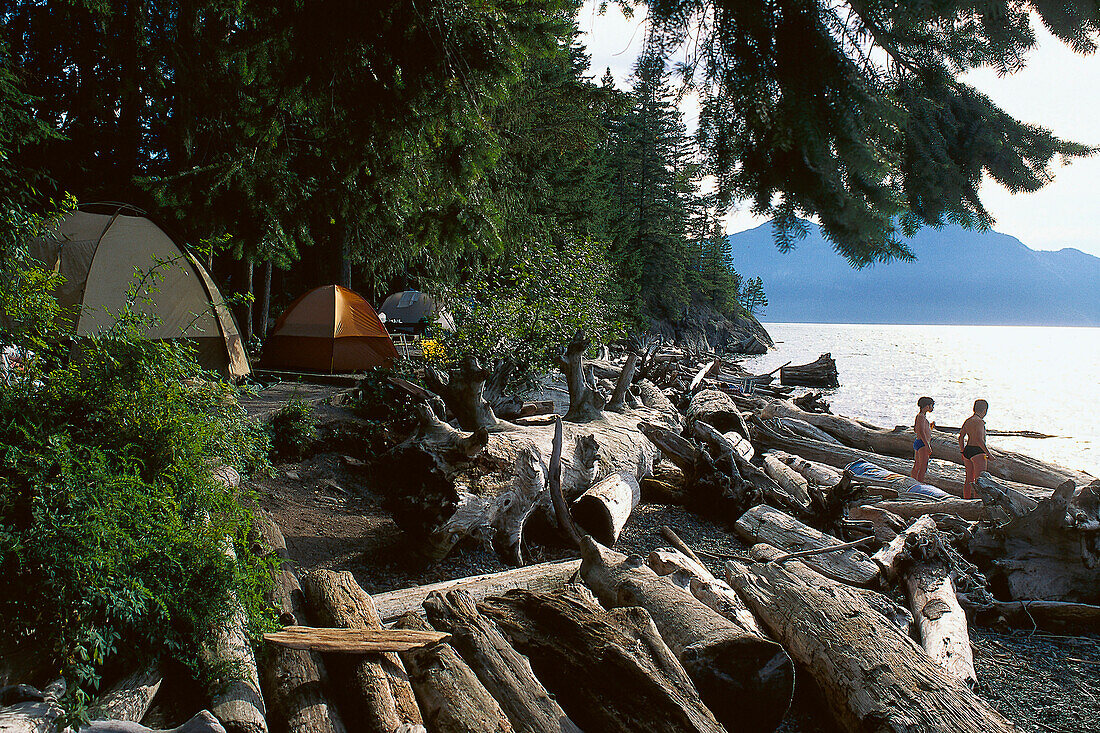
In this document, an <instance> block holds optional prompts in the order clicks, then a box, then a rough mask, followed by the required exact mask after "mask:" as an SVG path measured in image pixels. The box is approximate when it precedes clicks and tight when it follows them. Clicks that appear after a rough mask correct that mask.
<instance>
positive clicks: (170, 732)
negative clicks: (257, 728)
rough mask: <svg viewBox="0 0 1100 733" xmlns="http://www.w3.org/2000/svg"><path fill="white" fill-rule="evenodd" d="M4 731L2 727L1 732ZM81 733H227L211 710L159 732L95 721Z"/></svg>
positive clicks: (126, 723) (129, 724)
mask: <svg viewBox="0 0 1100 733" xmlns="http://www.w3.org/2000/svg"><path fill="white" fill-rule="evenodd" d="M2 730H4V728H3V726H2V725H0V731H2ZM66 730H68V729H66ZM80 733H225V728H223V727H222V724H221V723H219V722H218V719H217V718H215V717H214V716H213V715H211V713H210V711H209V710H203V711H202V712H200V713H198V714H197V715H194V716H193V717H191V718H190V719H189V720H188V721H187V722H185V723H183V724H182V725H180V726H177V727H175V728H170V729H167V730H157V729H153V728H147V727H145V726H144V725H141V724H140V723H135V722H133V721H128V720H127V721H123V720H93V721H92V722H91V723H89V724H88V725H84V726H81V727H80Z"/></svg>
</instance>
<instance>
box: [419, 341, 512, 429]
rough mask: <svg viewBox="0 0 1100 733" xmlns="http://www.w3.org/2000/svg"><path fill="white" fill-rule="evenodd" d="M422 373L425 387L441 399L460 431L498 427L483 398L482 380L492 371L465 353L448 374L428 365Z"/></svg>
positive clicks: (497, 421)
mask: <svg viewBox="0 0 1100 733" xmlns="http://www.w3.org/2000/svg"><path fill="white" fill-rule="evenodd" d="M425 376H426V379H425V381H426V383H427V385H428V389H430V390H432V391H433V392H435V393H436V394H437V395H439V396H440V397H442V398H443V402H444V403H445V404H446V405H447V409H449V410H450V411H451V413H452V414H453V415H454V416H455V419H456V420H458V424H459V425H460V426H461V427H462V429H463V430H469V431H475V430H478V429H483V430H495V429H497V428H498V427H500V420H498V419H497V416H496V415H495V414H494V413H493V408H492V407H490V406H489V403H488V402H487V401H486V399H485V382H486V380H488V379H489V378H490V377H491V376H492V372H490V371H489V370H488V369H485V368H483V367H482V366H481V364H480V363H479V362H478V360H477V359H475V358H474V357H472V356H467V357H466V358H464V359H463V360H462V361H460V362H459V363H458V366H457V367H455V368H454V369H453V370H451V372H450V374H448V375H444V374H442V373H440V372H438V371H436V370H435V369H433V368H431V367H429V368H428V369H427V371H426V375H425Z"/></svg>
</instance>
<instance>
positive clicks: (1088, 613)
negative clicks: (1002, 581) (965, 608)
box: [959, 593, 1100, 634]
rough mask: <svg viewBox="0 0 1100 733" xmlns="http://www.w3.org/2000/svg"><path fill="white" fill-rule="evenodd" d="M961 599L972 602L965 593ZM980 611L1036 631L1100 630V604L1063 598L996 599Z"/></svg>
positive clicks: (1092, 631)
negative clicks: (1041, 599)
mask: <svg viewBox="0 0 1100 733" xmlns="http://www.w3.org/2000/svg"><path fill="white" fill-rule="evenodd" d="M959 600H960V601H961V602H963V603H970V599H969V598H967V597H966V596H965V594H961V593H960V594H959ZM979 613H985V614H991V615H999V616H1001V617H1002V618H1003V619H1004V620H1005V621H1006V622H1007V623H1009V624H1011V625H1012V626H1017V627H1019V628H1023V629H1028V630H1031V631H1034V630H1035V629H1043V630H1045V631H1053V632H1055V633H1059V634H1096V633H1100V606H1093V605H1091V604H1088V603H1065V602H1063V601H998V600H994V601H993V607H992V608H989V609H982V610H981V611H980V612H979Z"/></svg>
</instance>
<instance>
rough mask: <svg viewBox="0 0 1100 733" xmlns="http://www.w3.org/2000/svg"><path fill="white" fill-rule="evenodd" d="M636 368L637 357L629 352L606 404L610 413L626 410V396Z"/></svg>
mask: <svg viewBox="0 0 1100 733" xmlns="http://www.w3.org/2000/svg"><path fill="white" fill-rule="evenodd" d="M637 367H638V355H637V354H635V353H634V352H630V353H629V354H627V355H626V363H625V364H623V370H622V371H621V372H620V373H619V377H618V380H617V381H616V382H615V391H614V392H612V393H611V399H610V400H608V402H607V409H608V410H609V411H610V412H622V411H624V410H625V409H626V395H627V392H628V391H629V390H630V385H631V384H632V383H633V382H634V372H635V371H636V370H637Z"/></svg>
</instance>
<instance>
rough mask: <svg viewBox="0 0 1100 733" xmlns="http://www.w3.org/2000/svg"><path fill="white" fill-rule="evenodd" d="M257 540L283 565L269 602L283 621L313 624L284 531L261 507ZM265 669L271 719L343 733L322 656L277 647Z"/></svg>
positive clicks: (294, 732)
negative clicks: (287, 547) (329, 690)
mask: <svg viewBox="0 0 1100 733" xmlns="http://www.w3.org/2000/svg"><path fill="white" fill-rule="evenodd" d="M255 532H256V534H257V543H258V545H259V546H260V547H261V548H263V550H264V551H265V552H266V553H273V554H275V555H276V556H277V557H278V558H279V560H280V561H281V564H280V566H279V569H278V570H277V571H276V573H275V584H274V587H273V588H272V591H271V598H270V602H271V604H272V605H273V606H274V607H275V609H276V611H278V613H279V620H280V622H282V623H283V624H284V625H290V624H295V625H298V626H305V625H307V624H308V623H309V618H308V617H307V613H306V603H305V596H304V595H303V594H302V587H301V585H300V584H299V582H298V574H297V573H296V572H295V571H294V566H293V565H292V563H291V561H290V556H289V554H288V553H287V549H286V540H285V539H284V538H283V533H282V532H281V531H280V530H279V527H278V526H277V525H276V524H275V522H274V521H273V520H272V518H271V515H270V514H268V513H267V512H265V511H263V510H262V509H258V510H257V512H256V523H255ZM268 652H269V654H268V656H267V658H266V663H265V664H264V666H263V669H262V670H261V681H262V682H263V687H264V696H265V698H266V699H267V701H268V703H269V708H270V709H269V713H270V715H271V717H272V718H273V719H274V720H276V721H278V724H279V725H280V726H281V727H282V729H283V730H285V731H287V733H313V732H314V731H315V732H316V733H344V730H345V727H344V723H343V720H341V718H340V714H339V712H337V710H336V708H335V706H333V705H331V704H330V703H329V701H328V699H327V691H328V689H329V679H328V674H327V673H326V670H325V665H324V662H323V661H322V659H321V655H320V654H319V653H316V652H309V651H305V650H300V649H287V648H285V647H281V646H280V647H272V648H270V649H269V650H268Z"/></svg>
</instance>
